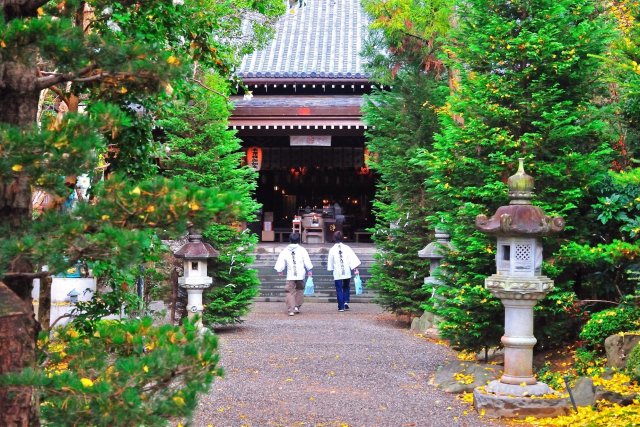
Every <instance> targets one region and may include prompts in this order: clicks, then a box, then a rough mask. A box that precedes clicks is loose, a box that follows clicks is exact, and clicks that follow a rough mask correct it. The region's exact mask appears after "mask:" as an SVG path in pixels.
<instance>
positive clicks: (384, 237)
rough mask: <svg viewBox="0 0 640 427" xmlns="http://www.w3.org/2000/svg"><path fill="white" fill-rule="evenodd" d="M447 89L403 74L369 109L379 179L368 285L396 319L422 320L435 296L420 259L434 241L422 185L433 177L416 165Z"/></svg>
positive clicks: (430, 80)
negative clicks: (398, 316)
mask: <svg viewBox="0 0 640 427" xmlns="http://www.w3.org/2000/svg"><path fill="white" fill-rule="evenodd" d="M442 89H443V86H442V82H441V81H439V80H437V79H434V78H433V77H431V76H429V75H426V74H423V73H421V72H416V73H414V74H409V73H408V72H402V73H400V74H398V75H397V76H396V77H395V80H394V89H393V91H390V92H384V91H380V92H376V93H374V94H373V95H372V96H370V97H369V98H368V102H367V104H366V105H365V107H364V118H365V121H366V122H367V123H368V124H369V125H371V127H372V129H371V130H369V131H368V132H367V147H368V149H369V150H370V151H371V152H372V153H375V154H374V155H373V156H372V160H371V162H370V166H371V168H372V169H373V170H374V171H375V172H376V173H377V174H378V177H379V178H378V182H377V184H376V198H375V200H374V203H373V205H374V212H375V215H376V224H375V227H374V230H373V231H374V234H373V239H374V242H375V244H376V247H377V248H378V249H379V250H378V253H377V254H376V262H375V264H374V265H373V266H372V268H371V279H370V281H369V282H368V283H369V286H371V287H372V288H373V289H376V290H377V295H378V297H377V298H378V302H379V303H380V304H381V305H382V306H383V307H385V308H387V309H388V310H390V311H393V312H395V313H407V314H420V312H421V309H420V304H421V303H422V302H424V301H425V300H426V299H427V298H428V297H429V295H430V293H431V289H424V288H423V280H424V277H425V276H428V273H429V262H428V261H426V260H423V259H420V258H419V257H418V251H419V250H420V249H422V248H424V246H425V245H426V244H427V243H428V241H429V238H430V236H432V235H433V225H432V224H430V223H429V222H428V221H427V216H428V215H429V214H430V213H433V209H432V206H431V204H430V203H429V200H428V198H427V197H426V194H425V191H424V185H423V182H424V180H425V179H426V177H427V173H428V171H426V170H425V169H424V168H422V167H421V166H419V165H416V164H415V163H413V162H412V159H413V158H414V156H415V154H416V152H417V150H418V149H420V148H424V147H427V148H428V147H429V146H430V144H431V143H432V135H433V132H434V130H435V128H436V124H437V122H436V114H435V108H436V105H437V103H440V102H441V100H442V98H443V94H442ZM444 90H445V91H446V87H445V88H444ZM438 95H439V97H438ZM427 100H430V101H431V102H429V101H427ZM432 102H433V103H432Z"/></svg>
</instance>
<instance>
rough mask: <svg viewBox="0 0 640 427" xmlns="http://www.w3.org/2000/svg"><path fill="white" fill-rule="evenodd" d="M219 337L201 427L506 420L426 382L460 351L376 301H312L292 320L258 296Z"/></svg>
mask: <svg viewBox="0 0 640 427" xmlns="http://www.w3.org/2000/svg"><path fill="white" fill-rule="evenodd" d="M218 335H219V337H220V353H221V364H222V366H223V368H224V370H225V377H224V378H223V379H220V380H217V381H216V382H215V383H214V385H213V387H212V389H211V391H210V392H209V394H208V395H206V396H203V397H202V398H201V399H200V404H199V407H198V409H197V411H196V415H195V417H194V425H195V426H197V427H200V426H203V427H207V426H214V427H240V426H246V427H249V426H251V427H271V426H274V427H275V426H278V427H293V426H296V427H306V426H315V427H334V426H335V427H405V426H406V427H408V426H415V427H430V426H433V427H441V426H442V427H450V426H464V427H471V426H497V425H501V424H498V423H495V422H492V421H491V420H488V419H483V418H481V417H479V416H478V414H477V413H476V412H475V411H474V410H473V409H472V408H471V407H470V406H469V405H467V404H465V403H462V402H460V401H458V400H457V399H456V398H455V396H453V395H451V394H447V393H444V392H442V391H440V390H439V389H437V388H435V387H434V386H432V385H430V384H429V380H430V378H431V376H432V375H433V373H434V372H435V370H436V368H437V367H438V366H439V365H441V364H442V363H444V362H445V361H446V360H450V359H453V358H455V354H454V352H453V351H451V350H449V349H448V348H446V347H443V346H439V345H436V344H433V343H431V342H429V341H427V340H425V339H424V338H420V337H417V336H415V335H414V334H413V333H411V332H410V331H408V330H407V329H406V327H405V325H403V324H399V323H397V322H396V321H395V320H394V318H393V316H391V315H390V314H387V313H384V312H383V311H382V310H381V309H380V308H379V307H378V306H377V305H375V304H352V305H351V310H350V311H347V312H345V313H338V311H337V307H336V305H335V304H328V303H310V304H305V305H304V306H303V307H302V313H301V314H299V315H296V316H294V317H289V316H287V315H286V313H285V311H284V303H280V302H278V303H268V302H267V303H263V302H261V303H255V304H254V306H253V310H252V312H251V314H250V315H249V316H248V318H247V319H246V321H245V322H244V323H243V324H241V325H239V326H238V327H234V328H229V329H226V330H221V331H218ZM465 412H467V414H465Z"/></svg>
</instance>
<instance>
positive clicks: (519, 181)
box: [476, 159, 564, 237]
mask: <svg viewBox="0 0 640 427" xmlns="http://www.w3.org/2000/svg"><path fill="white" fill-rule="evenodd" d="M523 163H524V159H519V166H518V171H517V172H516V173H515V175H513V176H511V177H509V179H508V181H507V184H508V186H509V197H510V198H511V202H509V205H508V206H500V207H499V208H498V210H497V211H496V213H495V214H494V215H493V216H492V217H491V218H487V217H486V216H485V215H478V216H477V217H476V228H478V230H480V231H482V232H483V233H487V234H495V235H498V236H505V237H506V236H510V237H517V236H523V237H535V236H546V235H548V234H551V233H557V232H559V231H562V230H563V229H564V219H563V218H561V217H554V218H552V217H549V216H547V215H546V214H545V213H544V211H543V210H542V209H541V208H539V207H537V206H533V205H532V204H531V198H532V196H533V188H534V181H533V178H532V177H531V176H530V175H527V174H526V173H525V171H524V165H523Z"/></svg>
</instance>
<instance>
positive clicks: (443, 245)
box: [418, 228, 451, 286]
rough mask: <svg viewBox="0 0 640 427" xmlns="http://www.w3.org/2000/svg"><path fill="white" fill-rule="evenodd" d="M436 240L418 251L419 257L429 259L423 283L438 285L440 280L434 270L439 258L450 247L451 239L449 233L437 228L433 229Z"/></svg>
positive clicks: (436, 267)
mask: <svg viewBox="0 0 640 427" xmlns="http://www.w3.org/2000/svg"><path fill="white" fill-rule="evenodd" d="M435 237H436V241H435V242H431V243H429V244H428V245H427V246H425V247H424V248H423V249H422V250H420V251H418V256H419V257H420V258H427V259H428V260H429V277H425V278H424V284H425V285H429V284H431V285H434V286H440V285H441V284H442V283H440V280H438V278H437V277H436V276H435V275H434V273H435V272H436V270H437V269H438V268H439V267H440V260H442V258H444V253H445V252H446V251H447V250H450V249H451V241H450V236H449V234H448V233H447V232H446V231H444V230H442V229H439V228H436V230H435Z"/></svg>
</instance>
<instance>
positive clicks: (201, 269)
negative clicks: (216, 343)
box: [174, 233, 219, 327]
mask: <svg viewBox="0 0 640 427" xmlns="http://www.w3.org/2000/svg"><path fill="white" fill-rule="evenodd" d="M174 255H175V257H176V258H184V276H183V277H180V278H178V284H179V285H180V286H182V287H183V288H185V289H186V290H187V310H188V311H189V318H192V317H193V316H195V315H196V314H199V315H202V310H203V307H202V292H203V291H204V290H205V289H207V288H208V287H209V286H211V284H212V283H213V278H211V277H210V276H207V261H208V260H209V258H216V257H218V256H219V253H218V251H216V250H215V249H214V248H213V246H211V245H210V244H208V243H204V242H203V241H202V236H201V235H199V234H191V233H190V234H189V242H188V243H185V244H184V245H183V246H182V247H181V248H180V249H178V250H177V251H176V252H175V254H174ZM198 325H199V326H200V327H202V320H199V321H198Z"/></svg>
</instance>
